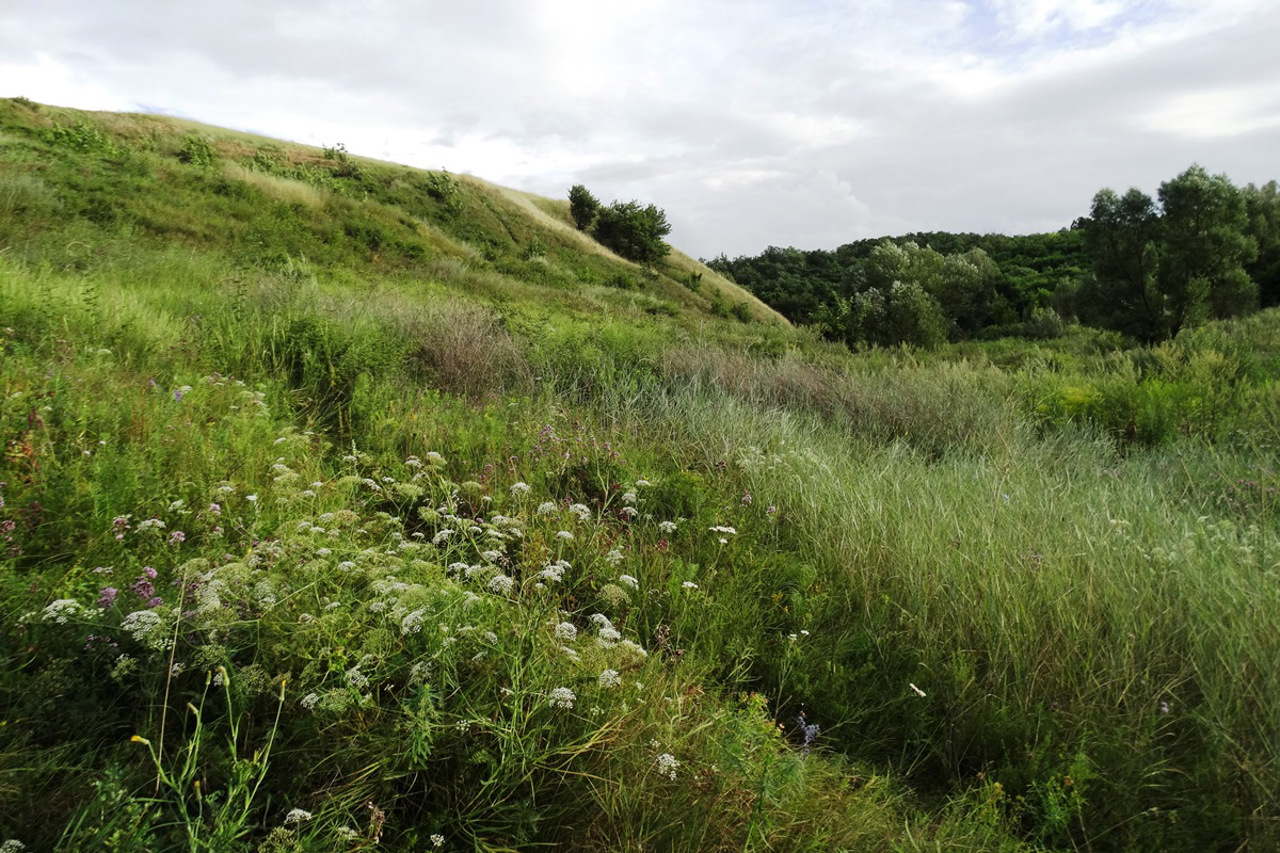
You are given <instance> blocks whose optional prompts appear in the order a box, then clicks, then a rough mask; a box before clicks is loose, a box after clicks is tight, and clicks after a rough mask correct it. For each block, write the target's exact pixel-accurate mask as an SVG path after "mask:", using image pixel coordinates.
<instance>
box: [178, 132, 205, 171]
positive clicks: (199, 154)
mask: <svg viewBox="0 0 1280 853" xmlns="http://www.w3.org/2000/svg"><path fill="white" fill-rule="evenodd" d="M178 159H179V160H180V161H182V162H183V163H187V164H189V165H191V166H212V165H213V159H214V152H213V146H212V145H211V144H210V143H209V140H208V139H205V138H204V137H203V136H198V135H196V134H194V133H193V134H191V135H190V136H188V137H187V138H186V139H184V140H182V147H181V148H179V149H178Z"/></svg>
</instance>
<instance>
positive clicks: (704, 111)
mask: <svg viewBox="0 0 1280 853" xmlns="http://www.w3.org/2000/svg"><path fill="white" fill-rule="evenodd" d="M179 10H181V11H179ZM0 12H3V14H0V95H4V96H14V95H25V96H26V97H29V98H32V99H34V100H37V101H42V102H45V103H54V104H60V105H65V106H73V107H80V108H85V109H110V110H137V111H147V112H159V113H168V114H173V115H180V116H185V117H188V118H194V119H198V120H200V121H205V122H208V123H211V124H216V125H222V126H227V127H234V128H237V129H243V130H250V131H254V132H259V133H264V134H267V135H270V136H275V137H280V138H285V139H292V140H297V141H300V142H308V143H312V144H333V143H336V142H343V143H344V144H346V146H347V148H348V149H349V150H351V151H352V152H353V153H358V154H364V155H368V156H372V157H379V158H383V159H387V160H392V161H396V162H400V163H406V164H409V165H414V166H422V167H426V168H446V169H449V170H450V171H454V172H470V173H472V174H475V175H478V176H480V177H483V178H486V179H488V180H491V181H495V182H498V183H501V184H505V185H508V186H513V187H517V188H520V189H525V190H529V191H532V192H538V193H542V194H545V195H550V196H558V197H562V196H564V194H565V193H566V192H567V190H568V187H569V186H570V185H571V184H573V183H585V184H586V185H587V186H588V187H589V188H591V189H592V190H593V191H594V192H595V194H596V195H597V196H599V197H601V198H602V199H604V200H606V201H607V200H610V199H614V198H622V199H630V198H636V199H640V200H641V201H644V202H653V203H656V204H658V205H659V206H660V207H663V208H664V209H665V210H666V211H667V214H668V217H669V219H670V220H671V222H672V224H673V226H674V230H673V233H672V235H671V238H670V239H671V242H672V243H673V244H674V245H676V246H677V247H679V248H681V249H683V250H685V251H687V252H689V253H691V254H694V255H701V256H704V257H710V256H712V255H715V254H718V253H720V252H726V253H728V254H729V255H731V256H732V255H737V254H744V253H746V254H754V253H756V252H758V251H760V250H762V249H764V248H765V247H766V246H768V245H780V246H785V245H795V246H799V247H802V248H834V247H835V246H837V245H839V244H840V243H844V242H848V241H849V240H853V239H858V238H862V237H873V236H880V235H884V234H899V233H903V232H906V231H914V230H951V231H980V232H986V231H1001V232H1004V233H1027V232H1033V231H1043V230H1053V229H1057V228H1060V227H1063V226H1066V225H1069V224H1070V222H1071V220H1072V219H1074V218H1075V217H1076V216H1080V215H1083V214H1084V213H1086V212H1087V210H1088V206H1089V201H1090V199H1091V198H1092V196H1093V194H1094V193H1095V192H1096V191H1097V190H1098V189H1100V188H1101V187H1103V186H1112V187H1115V188H1117V189H1121V190H1123V189H1125V188H1127V187H1129V186H1139V187H1141V188H1143V189H1144V190H1147V191H1148V192H1152V193H1154V191H1155V189H1156V187H1157V186H1158V185H1159V183H1160V182H1161V181H1162V180H1166V179H1168V178H1170V177H1173V176H1174V175H1176V174H1177V173H1179V172H1181V171H1182V170H1183V169H1185V168H1186V167H1187V166H1189V165H1190V164H1191V163H1193V162H1199V163H1201V164H1202V165H1204V166H1205V167H1206V168H1207V169H1209V170H1210V171H1211V172H1215V173H1218V172H1225V173H1226V174H1228V175H1229V176H1230V177H1231V178H1232V180H1234V181H1235V182H1236V183H1238V184H1243V183H1248V182H1254V183H1262V182H1265V181H1267V180H1270V179H1272V178H1280V158H1278V157H1277V156H1276V154H1277V152H1280V59H1277V56H1278V55H1280V49H1278V46H1280V2H1276V0H844V2H837V0H625V2H611V1H610V0H453V2H444V0H342V2H330V0H305V2H304V0H216V2H206V3H187V2H180V0H179V1H178V2H175V0H0Z"/></svg>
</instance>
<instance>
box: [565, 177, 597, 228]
mask: <svg viewBox="0 0 1280 853" xmlns="http://www.w3.org/2000/svg"><path fill="white" fill-rule="evenodd" d="M599 212H600V200H599V199H598V198H596V197H595V196H593V195H592V194H591V191H590V190H588V189H587V188H586V187H584V186H583V185H582V184H574V185H573V186H572V187H570V188H569V215H570V216H572V217H573V224H574V225H576V226H578V230H579V231H586V230H587V229H588V228H590V227H591V225H592V223H594V222H595V221H596V214H598V213H599Z"/></svg>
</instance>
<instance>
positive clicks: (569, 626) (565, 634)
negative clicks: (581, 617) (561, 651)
mask: <svg viewBox="0 0 1280 853" xmlns="http://www.w3.org/2000/svg"><path fill="white" fill-rule="evenodd" d="M556 639H557V640H559V641H560V642H562V643H572V642H573V641H574V640H576V639H578V629H577V628H576V627H575V626H574V624H573V623H572V622H561V623H560V624H559V625H556Z"/></svg>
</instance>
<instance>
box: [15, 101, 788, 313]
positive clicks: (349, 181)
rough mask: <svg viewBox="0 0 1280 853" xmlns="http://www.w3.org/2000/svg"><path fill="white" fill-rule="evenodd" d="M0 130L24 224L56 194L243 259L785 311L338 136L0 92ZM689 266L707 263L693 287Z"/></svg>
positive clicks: (589, 299)
mask: <svg viewBox="0 0 1280 853" xmlns="http://www.w3.org/2000/svg"><path fill="white" fill-rule="evenodd" d="M0 134H3V137H2V141H0V144H2V145H3V146H4V149H5V161H6V166H7V169H8V170H10V178H11V180H13V179H17V178H21V177H23V176H25V179H26V181H25V183H21V182H20V183H16V184H13V186H12V187H10V188H9V190H8V191H9V193H10V195H11V196H12V199H11V201H10V202H9V204H10V206H11V207H10V209H11V210H12V211H13V212H14V213H18V214H21V227H22V229H23V231H24V234H26V235H33V234H35V235H38V234H39V233H41V231H42V229H44V228H47V227H49V225H50V223H49V222H46V221H42V216H45V215H48V213H49V211H51V210H52V209H54V208H56V209H57V211H58V215H59V216H66V215H71V216H75V217H78V218H82V219H85V220H88V222H90V223H92V224H94V225H97V226H99V227H100V228H103V229H106V230H107V231H108V233H114V234H120V233H121V232H127V233H128V234H129V235H130V236H131V237H133V238H135V239H139V240H152V241H156V240H159V241H166V240H175V241H180V242H182V243H183V244H185V245H187V246H189V247H191V248H200V249H206V250H213V251H225V252H230V253H233V254H234V256H235V257H236V258H237V260H239V261H240V262H242V263H244V264H255V263H256V264H268V265H270V264H280V263H284V262H286V261H288V260H290V259H292V260H295V261H296V260H301V259H304V258H305V259H307V260H308V261H310V262H312V263H320V264H324V265H333V266H341V267H344V268H345V269H347V270H348V271H350V272H351V273H352V274H358V273H359V272H360V271H361V270H367V271H369V272H371V273H376V274H378V275H382V276H386V275H394V276H396V277H398V278H400V279H402V280H420V281H423V282H432V283H435V282H442V283H444V284H446V285H448V286H457V287H459V288H461V289H464V290H480V291H482V292H485V293H487V295H488V296H490V297H492V298H495V299H503V298H510V294H505V293H503V290H502V285H503V284H504V283H506V282H510V283H511V284H512V285H513V288H514V290H515V291H516V294H517V296H516V297H515V298H519V294H525V295H527V296H529V297H530V301H531V302H537V303H547V302H551V303H563V304H564V305H565V307H569V306H577V308H578V309H580V310H586V311H590V310H608V311H613V312H631V313H637V314H638V313H641V312H648V313H650V314H665V315H668V316H673V317H678V318H680V319H681V321H682V322H684V323H686V324H687V323H696V322H698V318H700V317H703V318H705V317H706V316H707V315H708V313H709V312H711V311H712V310H713V309H714V311H715V312H716V313H718V314H720V315H722V316H727V315H728V312H729V311H730V310H734V311H736V313H737V314H738V315H739V316H740V317H741V318H742V319H743V320H754V321H759V322H767V323H775V324H785V323H786V321H785V320H783V319H782V317H781V316H780V315H779V314H777V313H776V312H774V311H773V310H772V309H770V308H768V307H767V306H765V305H764V304H763V303H762V302H760V301H759V300H758V299H756V298H755V297H754V296H752V295H751V294H749V293H747V292H746V291H744V290H742V289H741V288H739V287H737V286H736V285H734V284H732V283H731V282H729V281H728V280H726V279H725V278H723V277H722V276H720V275H719V274H717V273H714V272H712V271H710V270H708V269H707V268H705V267H704V266H702V265H701V264H699V263H697V262H696V261H693V260H691V259H690V258H688V257H686V256H684V255H681V254H679V253H678V252H675V253H673V254H672V255H671V256H670V258H669V260H667V261H665V262H663V263H660V264H659V265H658V266H657V267H656V268H655V269H652V270H646V269H642V268H641V267H639V266H638V265H636V264H634V263H631V262H630V261H627V260H625V259H623V258H620V257H618V256H616V255H614V254H613V253H612V252H610V251H609V250H608V249H606V248H605V247H603V246H601V245H600V244H598V243H596V242H595V241H594V240H592V239H591V238H590V237H588V236H586V235H584V234H582V233H580V232H578V231H576V230H575V229H574V228H573V227H572V225H571V224H570V220H569V217H568V206H567V202H566V203H559V202H553V201H551V200H549V199H540V198H537V197H534V196H530V195H529V194H526V193H521V192H518V191H515V190H510V189H506V188H503V187H498V186H496V185H494V184H490V183H488V182H486V181H483V180H481V179H478V178H474V177H471V176H461V175H451V174H449V173H447V172H429V171H424V170H419V169H411V168H409V167H406V166H398V165H395V164H391V163H385V162H381V161H376V160H371V159H368V158H364V157H359V156H356V155H354V154H350V153H348V152H346V151H345V149H343V148H342V147H341V146H340V145H335V147H334V148H331V149H324V150H317V149H315V148H311V147H308V146H304V145H298V144H292V143H281V142H278V141H275V140H271V139H267V138H264V137H258V136H254V135H251V134H247V133H241V132H234V131H227V130H223V129H219V128H215V127H210V126H206V125H201V124H198V123H195V122H191V121H186V120H179V119H172V118H167V117H162V116H151V115H136V114H124V113H84V112H79V111H75V110H67V109H59V108H53V107H44V106H40V105H35V104H27V103H23V102H20V101H5V102H2V103H0ZM71 161H74V164H75V165H74V167H72V163H71ZM15 193H16V195H14V194H15ZM179 199H180V201H178V200H179ZM54 221H59V222H60V221H61V220H54ZM11 224H13V222H12V221H11ZM691 275H700V276H701V281H700V282H698V284H697V286H696V287H691V286H689V284H690V282H691V279H690V276H691ZM704 282H705V283H704Z"/></svg>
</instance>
